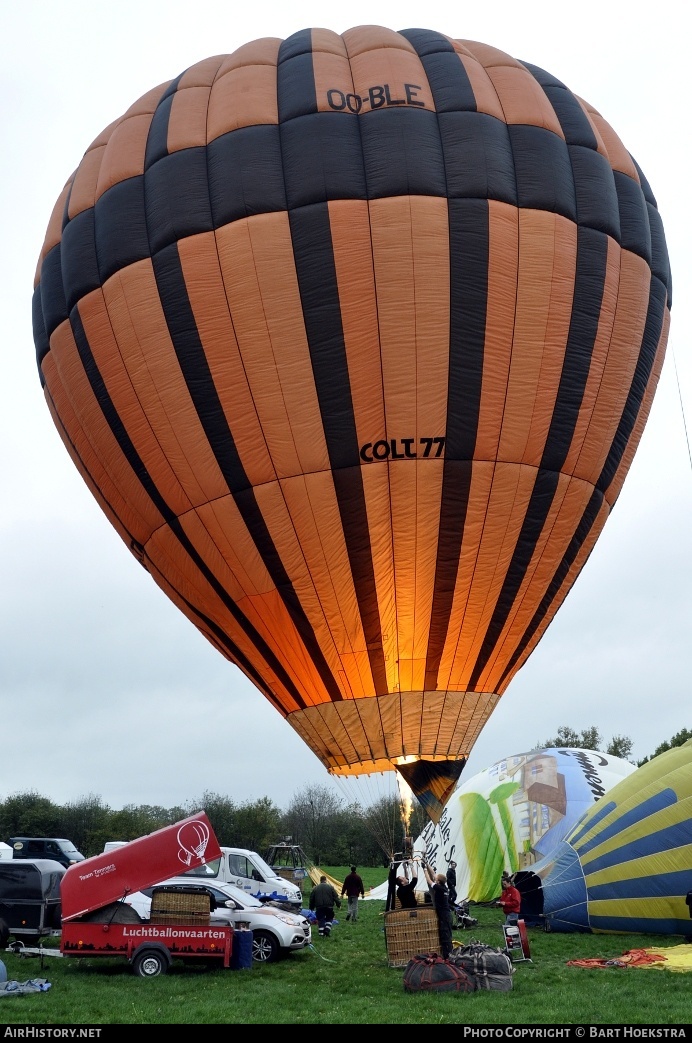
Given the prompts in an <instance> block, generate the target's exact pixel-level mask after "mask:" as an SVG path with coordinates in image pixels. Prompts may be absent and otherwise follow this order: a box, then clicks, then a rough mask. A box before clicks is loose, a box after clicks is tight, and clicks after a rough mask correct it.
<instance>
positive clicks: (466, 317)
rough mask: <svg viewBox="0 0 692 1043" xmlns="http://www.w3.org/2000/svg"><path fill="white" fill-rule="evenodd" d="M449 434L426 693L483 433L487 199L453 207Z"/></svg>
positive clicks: (443, 632)
mask: <svg viewBox="0 0 692 1043" xmlns="http://www.w3.org/2000/svg"><path fill="white" fill-rule="evenodd" d="M449 250H450V310H449V318H450V333H449V336H450V343H449V382H448V391H447V429H446V442H445V461H444V470H443V478H442V495H441V504H440V527H439V532H438V542H437V560H436V563H435V580H434V586H433V598H432V607H431V612H430V632H429V638H428V650H427V655H426V663H425V687H426V689H437V675H438V671H439V666H440V661H441V658H442V652H443V650H444V645H445V641H446V638H447V631H448V629H449V620H450V616H451V612H452V604H453V600H454V587H455V584H456V578H457V573H458V570H459V559H460V556H461V544H462V538H463V533H464V525H465V523H466V511H467V508H468V501H469V491H470V486H471V474H472V468H471V461H472V460H473V453H474V449H475V445H476V437H477V433H478V417H479V411H480V400H481V390H482V380H483V356H484V348H485V323H486V313H487V307H488V259H489V250H490V228H489V212H488V203H487V202H486V200H484V199H463V200H462V199H450V200H449Z"/></svg>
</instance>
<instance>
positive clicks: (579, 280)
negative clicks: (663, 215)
mask: <svg viewBox="0 0 692 1043" xmlns="http://www.w3.org/2000/svg"><path fill="white" fill-rule="evenodd" d="M577 236H578V238H577V268H576V273H575V285H574V297H573V301H572V314H571V318H570V328H569V333H568V335H567V346H566V350H565V358H564V362H563V367H562V374H561V376H560V385H559V388H558V393H557V396H556V400H555V407H554V410H553V416H552V420H551V423H550V428H549V431H548V437H547V439H546V445H545V448H544V450H543V457H542V460H541V463H540V466H539V469H538V472H537V474H536V482H535V484H534V488H533V492H532V494H531V499H530V501H529V505H528V508H527V511H526V515H525V517H524V521H523V524H522V527H521V532H520V534H519V538H518V540H517V545H516V547H515V550H514V553H513V555H512V560H511V562H510V564H509V568H508V569H507V574H506V576H505V579H504V582H503V584H502V589H501V591H500V594H499V597H498V599H497V603H496V605H495V609H494V611H493V614H492V617H491V620H490V623H489V624H488V629H487V631H486V635H485V637H484V639H483V643H482V645H481V648H480V651H479V654H478V658H477V660H476V665H475V667H474V669H473V672H472V674H471V680H470V687H471V688H475V686H476V685H477V683H478V679H479V677H480V675H481V673H482V672H483V670H484V669H485V667H486V665H487V663H488V661H489V659H490V658H491V656H492V654H493V651H494V649H495V646H496V644H497V642H498V640H499V639H500V635H501V633H502V629H503V627H504V625H505V623H506V622H507V619H508V617H509V614H510V612H511V610H512V606H513V604H514V601H515V599H516V597H517V594H518V592H519V589H520V587H521V584H522V582H523V580H524V576H525V575H526V570H527V568H528V566H529V564H530V562H531V558H532V557H533V554H534V552H535V549H536V544H537V542H538V539H539V537H540V535H541V532H542V531H543V527H544V525H545V521H546V518H547V517H548V513H549V511H550V509H551V506H552V503H553V499H554V496H555V492H556V490H557V486H558V479H559V475H560V471H561V469H562V466H563V464H564V462H565V458H566V456H567V453H568V451H569V448H570V446H571V444H572V438H573V436H574V429H575V426H576V423H577V420H578V417H579V411H580V409H581V405H582V401H583V396H584V388H585V386H586V380H587V378H588V375H589V367H590V365H591V358H592V355H593V349H594V344H595V340H596V334H597V332H598V320H599V318H600V314H601V304H602V300H603V287H604V285H605V273H606V258H607V250H608V240H607V237H606V236H605V234H604V233H602V232H596V231H594V230H593V229H591V228H580V229H579V230H578V233H577Z"/></svg>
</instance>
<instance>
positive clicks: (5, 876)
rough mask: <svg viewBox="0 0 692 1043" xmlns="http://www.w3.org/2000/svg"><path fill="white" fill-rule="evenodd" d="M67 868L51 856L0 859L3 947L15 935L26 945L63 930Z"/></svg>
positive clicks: (1, 934) (1, 947) (0, 928)
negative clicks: (62, 889) (62, 896)
mask: <svg viewBox="0 0 692 1043" xmlns="http://www.w3.org/2000/svg"><path fill="white" fill-rule="evenodd" d="M64 875H65V867H64V866H61V865H60V863H59V862H54V861H52V860H51V859H48V858H36V859H28V858H17V859H14V858H11V859H0V949H4V948H5V946H6V945H7V940H8V938H9V937H10V936H13V937H14V938H16V939H17V941H21V942H24V943H25V944H27V945H33V944H35V943H36V942H40V939H41V938H44V937H46V936H47V935H49V934H52V933H53V932H54V931H59V930H60V916H61V909H60V881H61V880H62V878H63V876H64Z"/></svg>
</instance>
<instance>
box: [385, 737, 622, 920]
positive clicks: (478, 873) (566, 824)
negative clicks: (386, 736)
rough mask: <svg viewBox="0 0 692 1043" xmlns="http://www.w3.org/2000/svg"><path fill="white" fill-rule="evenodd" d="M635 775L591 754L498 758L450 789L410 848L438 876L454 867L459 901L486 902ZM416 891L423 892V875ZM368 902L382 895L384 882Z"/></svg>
mask: <svg viewBox="0 0 692 1043" xmlns="http://www.w3.org/2000/svg"><path fill="white" fill-rule="evenodd" d="M635 770H636V769H635V767H634V765H633V764H630V762H629V761H626V760H623V759H622V758H620V757H612V756H610V755H609V754H605V753H599V752H596V751H595V750H581V749H566V748H563V747H561V748H559V749H558V748H553V747H551V748H548V749H537V750H530V751H529V752H528V753H516V754H512V755H510V756H507V757H503V758H502V760H499V761H497V762H496V763H495V764H492V765H491V766H490V767H489V768H485V769H484V771H481V772H479V773H478V774H477V775H474V776H472V777H471V778H469V779H466V780H465V781H464V782H463V783H462V784H461V785H459V786H458V787H457V789H456V790H455V791H454V793H453V794H452V796H451V797H450V799H449V801H448V802H447V805H446V807H445V809H444V811H443V813H442V815H441V817H440V820H439V823H438V824H437V825H433V823H431V822H429V823H428V824H427V826H426V827H425V829H424V830H423V832H422V833H421V835H420V836H419V837H418V838H417V839H416V840H415V842H414V844H413V850H414V851H415V852H416V853H418V854H424V855H425V857H426V859H427V861H428V864H429V865H431V866H434V867H435V868H436V869H438V870H440V871H442V872H446V870H447V867H448V866H449V864H450V862H452V861H455V862H456V876H457V884H456V889H457V894H458V896H459V898H460V899H464V898H470V899H471V900H472V901H474V902H488V901H491V900H492V899H494V898H497V897H498V895H499V894H500V891H501V884H500V881H501V878H502V873H503V872H507V873H510V874H513V873H516V871H517V870H519V869H521V870H524V869H527V868H528V867H531V866H532V865H533V864H534V863H536V862H538V861H540V860H542V859H543V858H544V857H546V856H547V855H549V854H551V853H552V852H554V851H555V849H556V848H557V847H558V846H559V845H560V844H561V842H562V841H563V840H564V838H565V836H566V835H567V834H568V833H569V832H570V831H571V830H572V829H573V828H574V825H575V823H576V822H577V821H578V820H579V819H580V818H581V816H582V815H583V814H584V813H585V812H586V811H588V810H589V809H590V808H591V807H593V805H594V803H595V802H596V801H601V800H603V799H605V797H604V795H605V794H607V793H608V792H609V791H610V790H611V789H612V788H613V786H615V785H616V784H617V783H619V782H621V781H622V779H624V778H627V776H628V775H631V774H632V772H633V771H635ZM417 889H418V890H420V891H421V892H422V893H425V892H427V890H428V885H427V882H426V880H425V879H424V878H423V874H422V873H421V874H420V875H419V878H418V885H417ZM370 897H371V898H383V899H384V898H386V897H387V884H386V883H385V884H382V886H381V887H380V888H376V889H375V891H373V892H372V893H371V895H370Z"/></svg>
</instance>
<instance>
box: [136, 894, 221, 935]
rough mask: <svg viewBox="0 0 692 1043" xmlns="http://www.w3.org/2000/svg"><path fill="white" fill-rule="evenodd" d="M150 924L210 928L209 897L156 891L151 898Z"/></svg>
mask: <svg viewBox="0 0 692 1043" xmlns="http://www.w3.org/2000/svg"><path fill="white" fill-rule="evenodd" d="M149 919H150V922H151V923H153V924H173V923H177V924H182V925H184V926H190V925H193V926H194V925H196V926H199V927H208V926H209V895H208V894H207V893H206V892H199V891H184V890H167V889H166V890H165V889H160V890H159V889H155V890H154V891H153V892H152V896H151V913H150V917H149Z"/></svg>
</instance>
